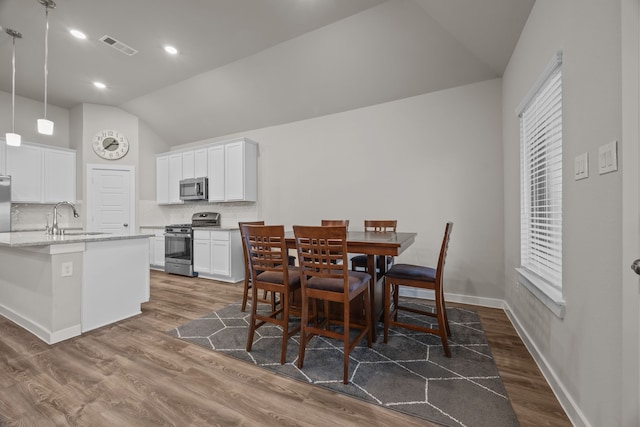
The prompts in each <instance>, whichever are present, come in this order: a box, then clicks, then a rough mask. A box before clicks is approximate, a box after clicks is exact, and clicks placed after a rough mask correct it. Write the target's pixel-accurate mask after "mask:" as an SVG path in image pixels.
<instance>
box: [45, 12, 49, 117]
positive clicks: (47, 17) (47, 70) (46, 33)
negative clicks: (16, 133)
mask: <svg viewBox="0 0 640 427" xmlns="http://www.w3.org/2000/svg"><path fill="white" fill-rule="evenodd" d="M44 10H45V16H46V21H47V23H46V26H45V30H44V118H45V119H46V118H47V80H48V77H49V69H48V68H47V62H48V61H49V6H47V5H45V7H44Z"/></svg>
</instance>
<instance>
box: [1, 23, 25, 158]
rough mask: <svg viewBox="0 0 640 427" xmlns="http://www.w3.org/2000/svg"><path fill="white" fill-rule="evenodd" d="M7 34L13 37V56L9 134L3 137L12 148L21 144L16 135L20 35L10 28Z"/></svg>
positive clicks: (18, 135)
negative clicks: (17, 55) (17, 42)
mask: <svg viewBox="0 0 640 427" xmlns="http://www.w3.org/2000/svg"><path fill="white" fill-rule="evenodd" d="M6 32H7V34H9V35H10V36H11V37H13V55H12V58H11V67H12V75H11V132H7V133H6V135H5V142H6V143H7V145H11V146H13V147H19V146H20V143H21V142H22V137H21V136H20V134H17V133H16V129H15V127H16V38H19V39H21V38H22V34H20V33H19V32H17V31H15V30H12V29H11V28H7V29H6Z"/></svg>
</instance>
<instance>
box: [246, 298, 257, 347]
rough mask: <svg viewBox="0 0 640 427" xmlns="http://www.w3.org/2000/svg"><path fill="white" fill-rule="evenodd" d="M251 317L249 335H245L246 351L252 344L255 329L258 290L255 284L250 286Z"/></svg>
mask: <svg viewBox="0 0 640 427" xmlns="http://www.w3.org/2000/svg"><path fill="white" fill-rule="evenodd" d="M251 297H252V299H251V317H250V321H249V336H248V337H247V352H249V351H251V347H252V346H253V335H254V333H255V331H256V313H257V312H258V303H257V301H258V291H257V289H256V287H255V286H252V287H251Z"/></svg>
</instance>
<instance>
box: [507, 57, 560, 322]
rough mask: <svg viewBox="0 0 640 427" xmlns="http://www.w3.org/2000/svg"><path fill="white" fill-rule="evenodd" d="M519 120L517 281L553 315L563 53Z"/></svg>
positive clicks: (526, 101)
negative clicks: (518, 257)
mask: <svg viewBox="0 0 640 427" xmlns="http://www.w3.org/2000/svg"><path fill="white" fill-rule="evenodd" d="M516 113H517V114H518V117H519V118H520V214H521V215H520V268H517V269H516V271H517V272H518V282H519V283H520V284H522V285H523V286H525V287H526V288H527V289H529V290H530V291H531V292H532V293H533V294H534V295H535V296H536V297H537V298H538V299H540V301H542V302H543V303H544V304H545V305H546V306H547V307H548V308H549V309H550V310H551V311H552V312H553V313H554V314H555V315H556V316H558V317H560V318H563V317H564V314H565V301H564V299H563V297H562V52H558V53H556V54H555V55H554V57H553V59H552V60H551V62H550V63H549V64H548V65H547V67H546V68H545V70H544V72H543V73H542V75H541V76H540V77H539V78H538V80H537V81H536V83H535V84H534V86H533V87H532V88H531V90H530V91H529V93H528V94H527V96H526V97H525V99H524V100H523V101H522V102H521V103H520V105H519V106H518V109H517V110H516Z"/></svg>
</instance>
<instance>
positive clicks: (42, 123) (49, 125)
mask: <svg viewBox="0 0 640 427" xmlns="http://www.w3.org/2000/svg"><path fill="white" fill-rule="evenodd" d="M38 2H39V3H40V4H41V5H43V6H44V10H45V16H46V26H45V30H44V118H42V119H38V132H39V133H42V134H44V135H53V122H52V121H51V120H47V80H48V76H49V69H48V68H47V63H48V61H49V8H51V9H55V7H56V4H55V2H54V1H53V0H38Z"/></svg>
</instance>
